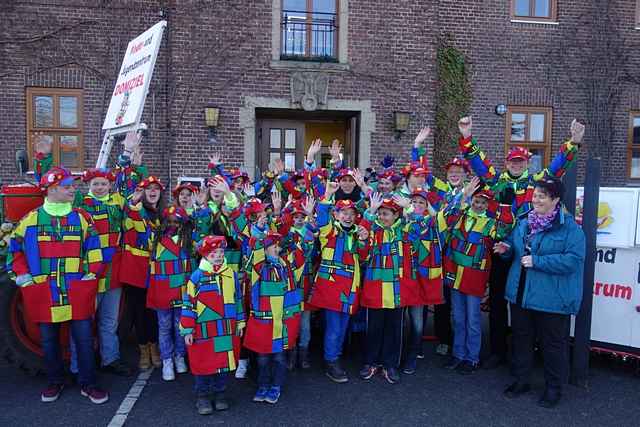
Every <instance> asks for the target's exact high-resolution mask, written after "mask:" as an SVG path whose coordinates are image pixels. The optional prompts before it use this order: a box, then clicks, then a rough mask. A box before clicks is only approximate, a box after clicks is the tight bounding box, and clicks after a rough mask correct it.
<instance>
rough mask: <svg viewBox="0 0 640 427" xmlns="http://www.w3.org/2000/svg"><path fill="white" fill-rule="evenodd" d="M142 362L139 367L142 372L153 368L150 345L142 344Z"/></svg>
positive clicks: (140, 346)
mask: <svg viewBox="0 0 640 427" xmlns="http://www.w3.org/2000/svg"><path fill="white" fill-rule="evenodd" d="M138 347H139V348H140V362H139V363H138V367H139V368H140V369H142V370H144V369H149V368H151V359H150V355H149V344H140V345H139V346H138Z"/></svg>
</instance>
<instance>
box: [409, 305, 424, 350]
mask: <svg viewBox="0 0 640 427" xmlns="http://www.w3.org/2000/svg"><path fill="white" fill-rule="evenodd" d="M407 312H408V314H409V321H410V323H409V326H410V328H411V329H410V331H409V340H408V343H407V360H415V359H416V357H417V356H418V353H422V334H423V332H424V305H414V306H410V307H407Z"/></svg>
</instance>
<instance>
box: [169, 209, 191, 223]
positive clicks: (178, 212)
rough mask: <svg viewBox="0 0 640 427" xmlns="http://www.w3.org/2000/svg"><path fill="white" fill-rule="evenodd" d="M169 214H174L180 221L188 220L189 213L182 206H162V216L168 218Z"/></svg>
mask: <svg viewBox="0 0 640 427" xmlns="http://www.w3.org/2000/svg"><path fill="white" fill-rule="evenodd" d="M170 216H175V217H176V218H177V219H178V221H180V222H187V221H188V220H189V214H188V213H187V211H186V210H185V209H184V208H183V207H182V206H175V205H171V206H169V207H166V208H164V210H163V211H162V218H168V217H170Z"/></svg>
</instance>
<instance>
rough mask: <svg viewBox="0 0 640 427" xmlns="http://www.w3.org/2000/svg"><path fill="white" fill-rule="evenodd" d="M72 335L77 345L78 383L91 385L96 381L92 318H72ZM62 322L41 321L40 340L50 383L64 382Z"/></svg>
mask: <svg viewBox="0 0 640 427" xmlns="http://www.w3.org/2000/svg"><path fill="white" fill-rule="evenodd" d="M69 323H70V326H71V336H72V338H73V341H74V343H75V345H76V351H77V357H78V383H80V385H81V386H91V385H95V383H96V366H95V362H96V361H95V356H94V352H93V332H92V330H91V319H85V320H72V321H70V322H69ZM60 325H61V323H40V324H39V326H40V341H41V343H42V351H43V352H44V361H45V367H46V370H47V378H48V380H49V384H63V383H64V365H63V362H62V352H61V351H60Z"/></svg>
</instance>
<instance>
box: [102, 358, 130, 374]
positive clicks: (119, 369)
mask: <svg viewBox="0 0 640 427" xmlns="http://www.w3.org/2000/svg"><path fill="white" fill-rule="evenodd" d="M101 369H102V370H103V371H104V372H108V373H110V374H113V375H117V376H119V377H129V376H131V375H132V374H133V369H131V367H130V366H129V365H127V364H126V363H124V362H123V361H122V360H120V359H117V360H114V361H113V362H111V363H109V364H108V365H104V366H103V367H102V368H101Z"/></svg>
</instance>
